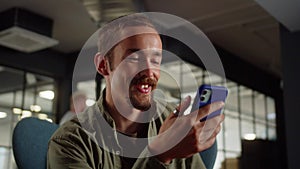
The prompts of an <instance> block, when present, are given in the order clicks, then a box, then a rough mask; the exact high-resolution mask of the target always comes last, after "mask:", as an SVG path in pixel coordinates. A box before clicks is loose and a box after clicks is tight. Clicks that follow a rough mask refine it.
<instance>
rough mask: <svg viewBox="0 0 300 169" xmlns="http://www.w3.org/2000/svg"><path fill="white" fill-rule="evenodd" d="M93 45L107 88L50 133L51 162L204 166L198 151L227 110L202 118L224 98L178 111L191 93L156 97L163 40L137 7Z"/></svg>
mask: <svg viewBox="0 0 300 169" xmlns="http://www.w3.org/2000/svg"><path fill="white" fill-rule="evenodd" d="M98 50H99V52H98V53H97V54H96V56H95V65H96V69H97V71H98V72H99V73H100V74H101V75H103V77H104V78H105V81H106V89H105V90H104V91H103V92H102V94H101V96H100V99H99V100H98V103H97V104H95V105H94V106H93V107H90V108H88V109H87V110H86V111H85V112H84V113H81V114H80V116H78V119H77V120H76V119H74V120H71V121H70V122H68V123H67V124H66V125H64V126H63V127H61V128H59V129H58V130H57V131H56V133H55V134H54V135H53V136H52V138H51V140H50V142H49V150H48V164H47V166H48V168H49V169H50V168H53V169H54V168H122V169H127V168H136V169H141V168H171V169H173V168H205V166H204V164H203V162H202V160H201V158H200V156H199V154H198V152H201V151H203V150H205V149H207V148H209V147H210V146H211V145H212V144H213V143H214V142H215V138H216V135H217V133H218V132H219V131H220V123H221V122H222V121H223V119H224V116H223V115H221V116H218V117H215V118H213V119H210V120H208V121H207V122H206V123H205V122H200V121H199V120H200V119H201V118H202V117H204V116H205V115H207V114H208V113H211V112H214V111H215V110H218V109H220V108H221V107H222V106H223V103H213V104H211V105H208V106H206V107H203V108H201V109H199V111H195V112H192V113H190V114H189V115H182V114H183V112H184V111H185V109H186V108H187V107H188V106H189V104H190V102H191V98H190V97H187V98H186V99H185V100H184V101H183V102H182V103H181V104H180V105H179V106H175V105H171V104H168V103H166V102H164V101H163V100H161V99H160V98H156V96H155V89H156V86H157V82H158V80H159V78H160V64H161V61H162V57H163V56H162V41H161V39H160V36H159V34H158V32H157V30H156V28H155V27H154V26H153V24H152V23H151V22H150V21H149V19H148V18H147V17H146V16H144V15H142V14H141V15H140V14H137V15H129V16H126V17H122V18H120V19H118V20H115V21H113V22H112V23H110V24H107V25H106V26H104V27H103V28H102V29H101V30H100V31H99V42H98ZM174 110H175V111H174ZM173 111H174V112H175V113H173Z"/></svg>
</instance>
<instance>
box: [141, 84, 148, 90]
mask: <svg viewBox="0 0 300 169" xmlns="http://www.w3.org/2000/svg"><path fill="white" fill-rule="evenodd" d="M141 87H142V89H146V88H148V87H149V85H147V84H146V85H142V86H141Z"/></svg>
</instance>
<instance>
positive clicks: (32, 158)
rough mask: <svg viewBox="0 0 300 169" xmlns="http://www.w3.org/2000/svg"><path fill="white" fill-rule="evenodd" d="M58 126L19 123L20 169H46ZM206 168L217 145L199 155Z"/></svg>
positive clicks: (17, 148)
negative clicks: (52, 139) (51, 139)
mask: <svg viewBox="0 0 300 169" xmlns="http://www.w3.org/2000/svg"><path fill="white" fill-rule="evenodd" d="M58 127H59V125H58V124H54V123H50V122H48V121H46V120H40V119H38V118H35V117H28V118H24V119H22V120H21V121H19V122H18V123H17V125H16V127H15V129H14V132H13V139H12V145H13V146H12V148H13V153H14V157H15V161H16V164H17V166H18V168H20V169H46V168H47V166H46V165H47V151H48V141H49V139H50V137H51V136H52V134H53V133H54V132H55V130H56V129H57V128H58ZM199 154H200V156H201V158H202V160H203V162H204V164H205V166H206V168H207V169H212V168H213V166H214V163H215V160H216V156H217V143H216V142H215V143H214V144H213V146H211V147H210V148H209V149H207V150H205V151H203V152H200V153H199Z"/></svg>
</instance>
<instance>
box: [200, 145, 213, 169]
mask: <svg viewBox="0 0 300 169" xmlns="http://www.w3.org/2000/svg"><path fill="white" fill-rule="evenodd" d="M217 152H218V145H217V141H215V143H214V144H213V145H212V146H211V147H210V148H208V149H206V150H204V151H202V152H200V153H199V154H200V156H201V158H202V160H203V163H204V164H205V166H206V168H207V169H213V168H214V164H215V161H216V158H217Z"/></svg>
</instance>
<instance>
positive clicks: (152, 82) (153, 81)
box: [131, 76, 158, 86]
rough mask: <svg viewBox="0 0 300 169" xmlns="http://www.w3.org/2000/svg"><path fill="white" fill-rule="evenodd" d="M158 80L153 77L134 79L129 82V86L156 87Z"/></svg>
mask: <svg viewBox="0 0 300 169" xmlns="http://www.w3.org/2000/svg"><path fill="white" fill-rule="evenodd" d="M157 82H158V80H157V79H156V78H154V77H147V76H142V77H135V78H133V79H132V81H131V85H137V84H141V83H146V84H149V85H151V86H156V84H157Z"/></svg>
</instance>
